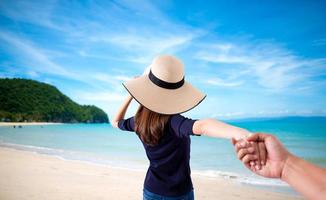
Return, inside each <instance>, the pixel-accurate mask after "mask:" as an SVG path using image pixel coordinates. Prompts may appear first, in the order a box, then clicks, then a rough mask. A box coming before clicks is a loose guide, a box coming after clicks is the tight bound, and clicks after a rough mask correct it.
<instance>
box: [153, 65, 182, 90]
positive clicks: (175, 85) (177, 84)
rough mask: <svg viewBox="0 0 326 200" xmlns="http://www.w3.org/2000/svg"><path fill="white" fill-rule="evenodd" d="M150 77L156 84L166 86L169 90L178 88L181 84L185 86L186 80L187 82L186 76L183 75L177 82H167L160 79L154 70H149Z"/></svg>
mask: <svg viewBox="0 0 326 200" xmlns="http://www.w3.org/2000/svg"><path fill="white" fill-rule="evenodd" d="M148 78H149V79H150V80H151V81H152V83H154V84H155V85H157V86H159V87H161V88H165V89H169V90H174V89H178V88H180V87H181V86H183V84H184V82H185V78H184V77H183V78H182V80H181V81H178V82H176V83H170V82H166V81H163V80H161V79H159V78H158V77H156V76H155V75H154V74H153V73H152V70H150V71H149V74H148Z"/></svg>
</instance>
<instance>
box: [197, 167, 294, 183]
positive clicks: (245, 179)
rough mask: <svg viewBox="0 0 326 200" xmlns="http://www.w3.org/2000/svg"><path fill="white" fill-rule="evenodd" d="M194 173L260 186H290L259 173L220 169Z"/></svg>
mask: <svg viewBox="0 0 326 200" xmlns="http://www.w3.org/2000/svg"><path fill="white" fill-rule="evenodd" d="M192 173H193V174H194V175H199V176H204V177H209V178H223V179H227V180H231V181H235V182H239V183H243V184H249V185H260V186H281V187H288V185H287V184H286V183H284V182H282V181H280V180H278V179H268V178H263V177H259V176H257V175H251V176H250V175H244V174H238V173H234V172H226V171H218V170H193V171H192Z"/></svg>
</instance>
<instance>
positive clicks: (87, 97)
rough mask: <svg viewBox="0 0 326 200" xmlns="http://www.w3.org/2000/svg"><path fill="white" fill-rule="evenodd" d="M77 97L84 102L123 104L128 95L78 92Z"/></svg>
mask: <svg viewBox="0 0 326 200" xmlns="http://www.w3.org/2000/svg"><path fill="white" fill-rule="evenodd" d="M76 96H78V98H79V99H80V100H82V101H92V102H94V101H104V102H108V103H109V102H121V101H122V100H124V99H125V98H126V94H123V93H114V92H77V94H76Z"/></svg>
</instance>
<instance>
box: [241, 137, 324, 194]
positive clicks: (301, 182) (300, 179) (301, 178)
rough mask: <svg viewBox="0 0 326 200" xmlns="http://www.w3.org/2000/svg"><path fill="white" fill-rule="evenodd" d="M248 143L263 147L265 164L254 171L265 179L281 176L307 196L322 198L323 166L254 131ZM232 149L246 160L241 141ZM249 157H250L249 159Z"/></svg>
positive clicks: (248, 154) (274, 139)
mask: <svg viewBox="0 0 326 200" xmlns="http://www.w3.org/2000/svg"><path fill="white" fill-rule="evenodd" d="M247 140H248V141H250V142H263V143H264V144H265V147H266V153H267V160H266V164H265V165H263V166H262V168H261V169H260V170H255V169H253V168H250V166H248V163H247V162H244V163H245V165H246V166H247V167H248V168H249V169H251V170H252V171H253V172H254V173H256V174H258V175H260V176H263V177H266V178H280V179H281V180H283V181H285V182H287V183H288V184H289V185H290V186H292V187H293V188H294V189H295V190H296V191H298V192H299V193H301V194H302V195H304V196H305V197H306V198H307V199H320V200H321V199H325V197H326V169H325V168H321V167H318V166H315V165H313V164H311V163H309V162H307V161H305V160H303V159H301V158H298V157H296V156H294V155H293V154H291V153H290V152H288V151H287V149H286V148H285V147H284V146H283V145H282V143H281V142H280V141H279V140H278V139H277V138H276V137H275V136H273V135H269V134H263V133H259V134H254V135H252V136H250V137H248V138H247ZM235 148H236V151H237V154H238V157H239V159H240V160H242V161H244V160H248V158H249V157H250V153H249V152H248V150H246V149H247V148H248V147H246V145H245V144H244V143H242V144H241V142H238V143H236V144H235ZM249 160H250V159H249Z"/></svg>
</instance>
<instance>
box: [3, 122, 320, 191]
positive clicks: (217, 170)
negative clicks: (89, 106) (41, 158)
mask: <svg viewBox="0 0 326 200" xmlns="http://www.w3.org/2000/svg"><path fill="white" fill-rule="evenodd" d="M226 122H227V123H230V124H233V125H235V126H239V127H242V128H245V129H248V130H250V131H252V132H266V133H271V134H274V135H275V136H277V137H278V138H279V139H280V140H281V142H282V143H283V144H284V145H285V147H286V148H287V149H288V150H289V151H290V152H292V153H293V154H295V155H297V156H299V157H301V158H304V159H305V160H307V161H310V162H312V163H314V164H316V165H319V166H322V167H326V117H282V118H262V119H242V120H229V121H226ZM0 146H3V147H9V148H14V149H19V150H24V151H32V152H35V153H39V154H47V155H51V156H56V157H59V158H61V159H67V160H78V161H82V162H88V163H92V164H97V165H106V166H111V167H117V168H125V169H131V170H143V171H145V170H146V169H147V167H148V165H149V162H148V160H147V158H146V154H145V151H144V149H143V146H142V144H141V142H140V141H139V138H138V137H137V136H136V135H135V134H134V133H132V132H125V131H120V130H118V129H114V128H112V127H111V125H110V124H60V125H43V126H41V125H35V126H23V127H22V128H18V127H16V128H14V127H13V126H2V127H0ZM191 169H192V174H195V175H199V176H205V177H209V178H213V179H214V178H223V179H228V180H231V181H234V182H236V183H239V184H245V185H249V186H254V187H260V188H262V189H267V190H273V191H279V192H285V193H288V192H290V193H293V194H296V193H295V192H294V191H293V190H292V189H291V188H290V187H289V186H288V185H287V184H286V183H284V182H282V181H280V180H277V179H267V178H262V177H259V176H257V175H255V174H253V173H251V172H250V171H249V170H248V169H246V168H245V167H244V166H243V165H242V163H241V162H240V161H239V160H238V159H237V157H236V153H235V151H234V148H233V146H232V144H231V141H230V140H227V139H218V138H210V137H206V136H201V137H196V136H193V137H192V138H191Z"/></svg>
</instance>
